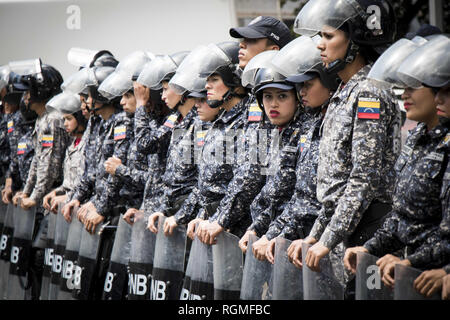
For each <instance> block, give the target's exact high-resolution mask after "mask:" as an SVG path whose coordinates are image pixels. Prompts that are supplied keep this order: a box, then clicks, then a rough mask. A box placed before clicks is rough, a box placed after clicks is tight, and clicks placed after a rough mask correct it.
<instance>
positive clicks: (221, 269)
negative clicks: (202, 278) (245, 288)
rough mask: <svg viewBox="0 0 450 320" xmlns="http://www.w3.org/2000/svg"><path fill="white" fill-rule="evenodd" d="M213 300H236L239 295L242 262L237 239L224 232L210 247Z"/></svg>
mask: <svg viewBox="0 0 450 320" xmlns="http://www.w3.org/2000/svg"><path fill="white" fill-rule="evenodd" d="M212 253H213V275H214V300H237V299H239V297H240V295H241V284H242V273H243V268H244V261H243V255H242V250H241V249H240V248H239V238H238V237H236V236H235V235H234V234H231V233H228V232H226V231H224V232H221V233H220V234H219V235H218V236H217V243H216V244H215V245H213V246H212Z"/></svg>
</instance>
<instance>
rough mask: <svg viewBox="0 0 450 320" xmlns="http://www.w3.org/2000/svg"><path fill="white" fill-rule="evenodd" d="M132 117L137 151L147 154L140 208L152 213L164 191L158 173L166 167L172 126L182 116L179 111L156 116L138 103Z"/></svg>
mask: <svg viewBox="0 0 450 320" xmlns="http://www.w3.org/2000/svg"><path fill="white" fill-rule="evenodd" d="M134 118H135V129H136V131H135V139H136V145H137V150H138V151H139V152H141V153H143V154H147V161H148V174H147V177H146V184H145V188H144V198H143V201H142V205H141V208H140V209H141V210H143V211H145V212H146V213H153V212H155V210H156V209H157V208H158V207H159V206H160V200H161V198H162V196H163V193H164V189H163V182H162V175H163V174H164V170H165V167H166V162H167V150H168V147H169V144H170V139H171V136H172V129H173V127H174V126H175V125H176V124H178V123H179V122H180V121H181V120H182V117H181V114H180V113H179V112H175V113H172V114H170V115H168V116H158V115H157V114H156V113H155V112H153V111H151V112H147V110H146V109H145V107H144V106H139V107H138V108H137V110H136V114H135V116H134Z"/></svg>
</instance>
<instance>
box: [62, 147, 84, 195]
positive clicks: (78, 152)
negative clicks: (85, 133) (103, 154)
mask: <svg viewBox="0 0 450 320" xmlns="http://www.w3.org/2000/svg"><path fill="white" fill-rule="evenodd" d="M85 145H86V140H85V139H81V141H80V142H79V143H78V144H77V145H76V146H75V139H74V138H72V142H71V143H70V145H69V146H68V147H67V149H66V156H65V158H64V180H63V183H62V185H61V186H59V187H58V188H56V189H55V192H56V194H67V198H68V199H70V198H71V193H72V192H73V189H74V188H75V186H76V185H77V184H78V182H79V181H80V179H81V177H82V176H83V173H84V165H85V161H84V148H85Z"/></svg>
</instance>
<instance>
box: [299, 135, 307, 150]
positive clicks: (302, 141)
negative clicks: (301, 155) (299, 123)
mask: <svg viewBox="0 0 450 320" xmlns="http://www.w3.org/2000/svg"><path fill="white" fill-rule="evenodd" d="M305 143H306V135H304V134H302V135H301V136H300V152H303V148H304V147H305Z"/></svg>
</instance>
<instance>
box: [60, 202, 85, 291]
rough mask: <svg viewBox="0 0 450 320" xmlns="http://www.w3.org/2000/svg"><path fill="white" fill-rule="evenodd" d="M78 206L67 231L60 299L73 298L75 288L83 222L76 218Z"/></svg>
mask: <svg viewBox="0 0 450 320" xmlns="http://www.w3.org/2000/svg"><path fill="white" fill-rule="evenodd" d="M77 211H78V207H76V208H74V209H73V213H72V221H71V222H70V226H69V230H68V233H67V241H66V248H65V250H64V255H63V268H62V272H61V279H60V282H59V290H58V300H73V296H72V291H73V290H74V289H75V284H74V280H75V267H76V265H77V261H78V251H79V250H80V244H81V232H82V230H83V224H82V223H81V221H80V220H78V219H77V218H76V216H77Z"/></svg>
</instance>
